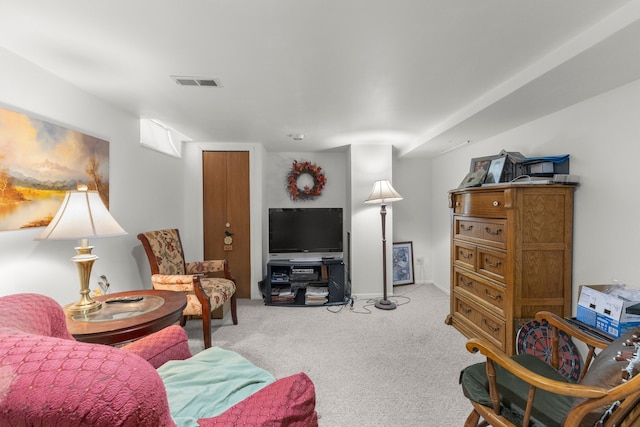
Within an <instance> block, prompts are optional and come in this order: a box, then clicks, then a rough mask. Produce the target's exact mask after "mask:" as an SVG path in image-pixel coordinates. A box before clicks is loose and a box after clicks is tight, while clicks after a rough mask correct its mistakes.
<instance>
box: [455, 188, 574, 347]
mask: <svg viewBox="0 0 640 427" xmlns="http://www.w3.org/2000/svg"><path fill="white" fill-rule="evenodd" d="M573 191H574V187H573V186H566V185H540V184H505V185H496V186H488V187H475V188H466V189H458V190H452V191H451V192H450V193H449V207H450V208H451V313H450V314H449V316H447V319H446V323H447V324H449V325H453V326H454V327H455V328H456V329H458V330H459V331H460V332H461V333H462V334H464V335H465V336H467V337H469V338H470V337H483V338H486V339H488V340H489V341H491V342H493V343H494V344H495V345H497V346H498V347H500V348H502V349H503V350H504V351H505V352H506V353H507V354H514V353H515V350H516V342H515V340H516V334H517V332H518V329H519V327H520V325H522V323H524V322H525V321H527V320H529V319H531V318H533V317H534V316H535V314H536V313H537V312H538V311H541V310H547V311H551V312H553V313H556V314H558V315H559V316H563V317H568V316H570V315H571V287H572V285H571V258H572V225H573Z"/></svg>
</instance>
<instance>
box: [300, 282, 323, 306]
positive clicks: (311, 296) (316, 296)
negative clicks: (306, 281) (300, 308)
mask: <svg viewBox="0 0 640 427" xmlns="http://www.w3.org/2000/svg"><path fill="white" fill-rule="evenodd" d="M328 295H329V288H328V287H326V286H307V289H306V292H305V295H304V303H305V304H306V305H323V304H326V303H327V302H328V299H327V296H328Z"/></svg>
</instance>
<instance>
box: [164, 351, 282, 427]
mask: <svg viewBox="0 0 640 427" xmlns="http://www.w3.org/2000/svg"><path fill="white" fill-rule="evenodd" d="M195 373H201V374H200V375H197V374H195ZM158 374H160V377H161V378H162V381H163V383H164V385H165V388H166V390H167V398H168V400H169V406H170V407H171V416H172V417H173V419H174V421H175V422H176V423H177V424H178V425H179V426H196V427H197V425H198V424H197V420H198V418H208V417H212V416H215V415H219V414H220V413H222V412H224V411H225V410H227V409H228V408H229V407H231V406H233V405H235V404H236V403H238V402H240V401H242V400H243V399H245V398H247V397H249V396H250V395H252V394H253V393H255V392H257V391H258V390H260V389H262V388H263V387H265V386H267V385H269V384H271V383H273V382H274V381H275V378H274V377H273V375H271V374H270V373H269V372H267V371H265V370H264V369H261V368H258V367H257V366H255V365H253V364H252V363H251V362H249V361H248V360H247V359H245V358H244V357H242V356H240V355H239V354H237V353H235V352H233V351H230V350H224V349H222V348H219V347H211V348H209V349H207V350H204V351H202V352H200V353H198V354H196V355H195V356H193V357H192V358H190V359H188V360H183V361H176V362H173V361H170V362H167V363H165V364H164V365H163V366H161V367H160V368H158ZM186 390H188V392H185V391H186Z"/></svg>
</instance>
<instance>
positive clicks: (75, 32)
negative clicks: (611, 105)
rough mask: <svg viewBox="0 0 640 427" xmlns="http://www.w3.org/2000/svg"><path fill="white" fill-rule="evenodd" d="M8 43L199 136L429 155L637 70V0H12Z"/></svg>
mask: <svg viewBox="0 0 640 427" xmlns="http://www.w3.org/2000/svg"><path fill="white" fill-rule="evenodd" d="M0 46H2V47H4V48H6V49H7V50H9V51H12V52H14V53H16V54H17V55H19V56H21V57H23V58H25V59H27V60H29V61H31V62H33V63H35V64H37V65H39V66H40V67H42V68H44V69H46V70H48V71H50V72H51V73H53V74H56V75H58V76H60V77H61V78H63V79H65V80H67V81H69V82H71V83H73V84H74V85H76V86H78V87H80V88H82V89H84V90H85V91H87V92H89V93H91V94H93V95H95V96H97V97H99V98H101V99H104V100H105V101H106V102H108V103H110V104H112V105H114V106H116V107H118V108H121V109H123V110H125V111H127V112H130V113H132V114H134V115H136V116H139V117H141V118H150V119H157V120H160V121H161V122H164V123H166V124H167V125H169V126H171V127H173V128H175V129H176V130H178V131H179V132H182V133H184V134H186V135H188V136H190V137H191V138H193V139H194V140H197V141H219V142H260V143H264V144H265V146H266V147H267V149H268V150H271V151H317V150H328V149H336V148H339V147H343V146H345V145H348V144H357V143H368V144H372V143H392V144H393V145H394V146H395V147H397V149H398V150H399V152H400V154H401V155H410V156H414V155H415V156H433V155H438V154H439V153H441V152H442V151H444V150H447V149H449V148H452V147H455V146H457V145H459V144H461V143H464V142H465V141H467V140H469V141H471V143H473V142H477V141H480V140H482V139H483V138H486V137H488V136H491V135H495V134H497V133H500V132H503V131H505V130H508V129H510V128H511V127H513V126H516V125H518V124H521V123H524V122H527V121H530V120H533V119H535V118H538V117H542V116H544V115H546V114H550V113H552V112H554V111H557V110H559V109H561V108H564V107H566V106H569V105H571V104H573V103H575V102H579V101H581V100H584V99H587V98H589V97H591V96H594V95H597V94H598V93H602V92H604V91H606V90H609V89H612V88H614V87H617V86H620V85H621V84H624V83H627V82H630V81H633V80H636V79H639V78H640V0H606V1H603V0H561V1H558V0H536V1H531V0H482V1H478V0H393V1H391V0H56V1H42V0H19V1H17V0H0ZM175 75H178V76H195V77H213V78H216V79H218V80H219V81H220V83H221V84H222V87H219V88H210V87H185V86H179V85H177V84H176V83H175V82H174V80H173V79H172V78H171V77H170V76H175ZM0 102H1V94H0ZM296 133H303V134H305V138H304V140H303V141H294V140H293V139H292V138H290V137H288V135H291V134H296ZM136 142H137V141H136Z"/></svg>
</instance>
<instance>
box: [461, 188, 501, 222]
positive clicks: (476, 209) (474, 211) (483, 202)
mask: <svg viewBox="0 0 640 427" xmlns="http://www.w3.org/2000/svg"><path fill="white" fill-rule="evenodd" d="M451 197H452V199H451V208H452V209H453V213H454V214H457V215H467V216H486V217H490V218H506V217H507V210H506V207H505V206H506V201H507V197H506V194H505V190H503V191H486V192H473V193H472V192H469V193H465V192H462V193H456V194H453V195H452V196H451Z"/></svg>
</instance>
